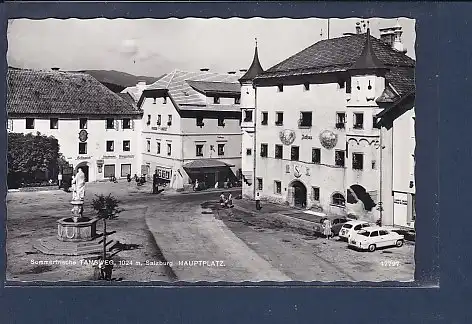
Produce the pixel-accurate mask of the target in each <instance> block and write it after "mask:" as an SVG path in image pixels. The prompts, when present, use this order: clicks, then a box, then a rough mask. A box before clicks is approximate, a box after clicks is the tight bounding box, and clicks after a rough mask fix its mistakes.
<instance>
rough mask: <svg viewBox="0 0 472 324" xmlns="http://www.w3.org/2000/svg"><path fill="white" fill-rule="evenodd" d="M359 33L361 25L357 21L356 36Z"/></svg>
mask: <svg viewBox="0 0 472 324" xmlns="http://www.w3.org/2000/svg"><path fill="white" fill-rule="evenodd" d="M360 33H361V23H360V22H359V21H358V22H356V34H360Z"/></svg>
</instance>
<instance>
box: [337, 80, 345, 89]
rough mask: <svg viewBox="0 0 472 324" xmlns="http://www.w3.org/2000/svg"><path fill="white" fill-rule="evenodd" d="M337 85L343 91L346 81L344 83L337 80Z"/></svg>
mask: <svg viewBox="0 0 472 324" xmlns="http://www.w3.org/2000/svg"><path fill="white" fill-rule="evenodd" d="M338 84H339V89H344V86H345V85H346V81H344V80H339V81H338Z"/></svg>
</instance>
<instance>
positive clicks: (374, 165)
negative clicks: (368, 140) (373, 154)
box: [372, 160, 377, 170]
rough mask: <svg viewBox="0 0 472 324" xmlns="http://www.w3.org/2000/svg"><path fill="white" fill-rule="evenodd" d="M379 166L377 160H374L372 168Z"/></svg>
mask: <svg viewBox="0 0 472 324" xmlns="http://www.w3.org/2000/svg"><path fill="white" fill-rule="evenodd" d="M376 168H377V161H375V160H372V170H375V169H376Z"/></svg>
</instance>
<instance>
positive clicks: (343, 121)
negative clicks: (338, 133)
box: [336, 112, 346, 129]
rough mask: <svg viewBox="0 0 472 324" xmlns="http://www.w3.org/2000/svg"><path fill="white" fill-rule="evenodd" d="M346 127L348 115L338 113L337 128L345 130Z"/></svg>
mask: <svg viewBox="0 0 472 324" xmlns="http://www.w3.org/2000/svg"><path fill="white" fill-rule="evenodd" d="M345 125H346V113H343V112H338V113H336V128H337V129H344V128H345Z"/></svg>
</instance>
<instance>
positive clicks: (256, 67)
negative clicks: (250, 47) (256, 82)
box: [239, 38, 264, 83]
mask: <svg viewBox="0 0 472 324" xmlns="http://www.w3.org/2000/svg"><path fill="white" fill-rule="evenodd" d="M255 41H256V46H255V50H254V58H253V60H252V64H251V66H250V67H249V69H248V70H247V72H246V73H245V74H244V75H243V76H242V77H241V78H240V79H239V82H241V83H242V82H245V81H252V80H253V79H254V78H255V77H256V76H257V75H258V74H260V73H262V72H264V69H263V68H262V66H261V62H259V54H258V52H257V38H255Z"/></svg>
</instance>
